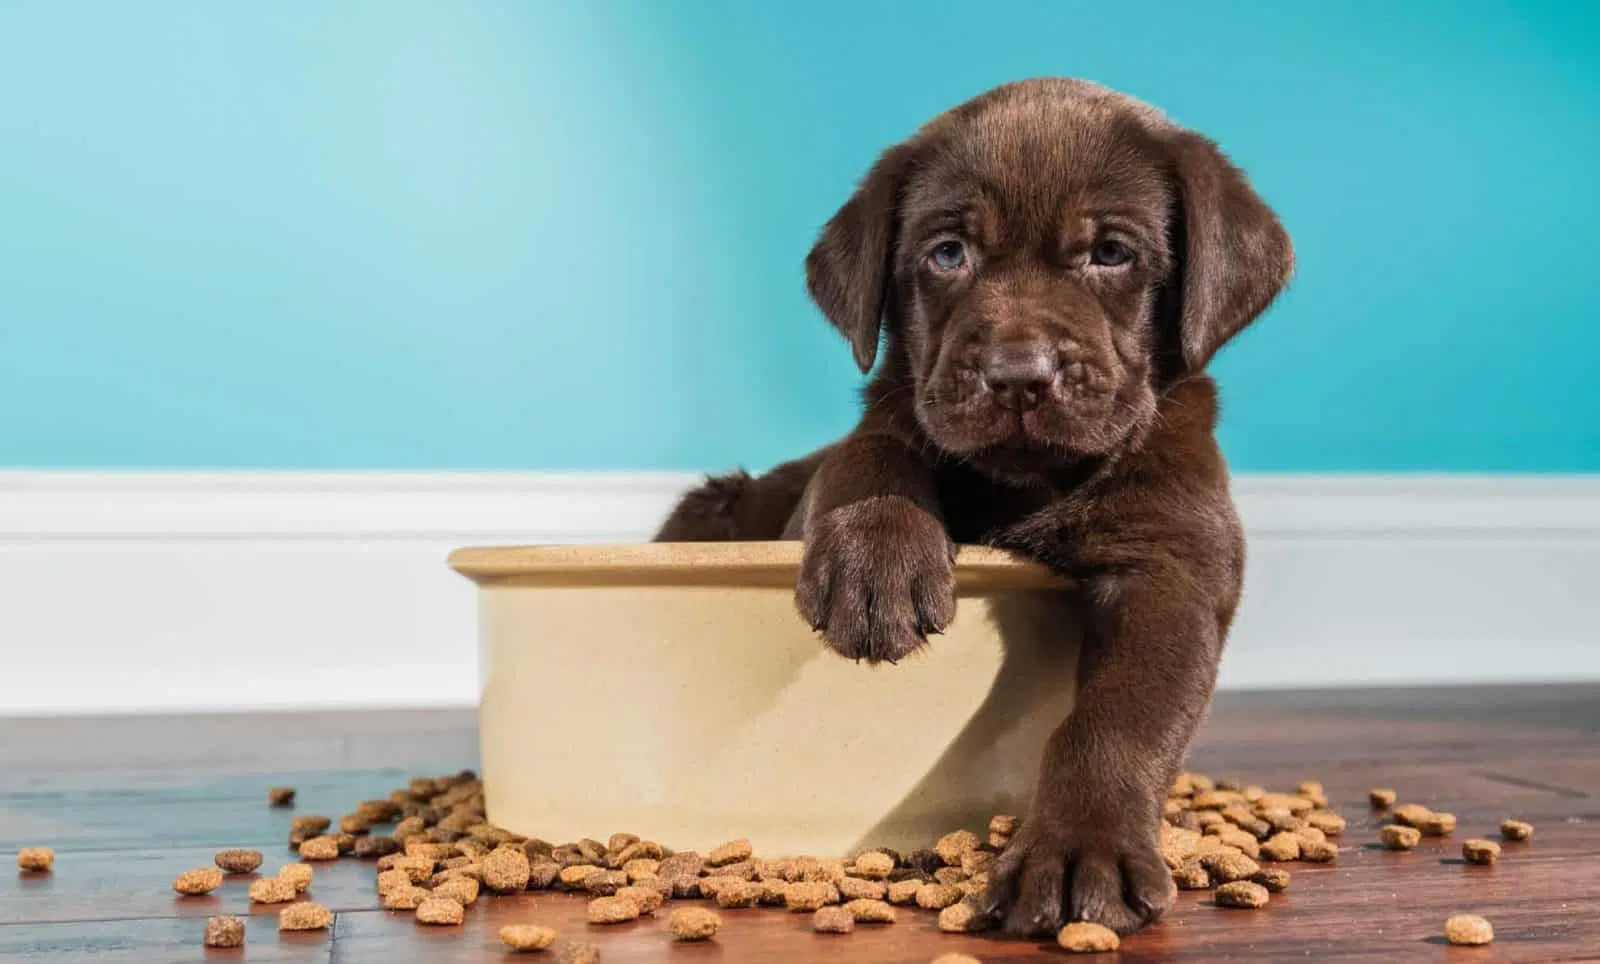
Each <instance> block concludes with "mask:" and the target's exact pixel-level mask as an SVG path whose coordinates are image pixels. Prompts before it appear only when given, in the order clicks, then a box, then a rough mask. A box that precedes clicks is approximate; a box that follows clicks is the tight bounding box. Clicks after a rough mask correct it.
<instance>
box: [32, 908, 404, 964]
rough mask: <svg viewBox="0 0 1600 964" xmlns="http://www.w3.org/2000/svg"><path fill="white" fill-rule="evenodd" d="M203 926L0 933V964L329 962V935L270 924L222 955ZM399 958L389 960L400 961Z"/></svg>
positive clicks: (115, 924) (122, 923) (82, 925)
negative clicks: (208, 944) (208, 943)
mask: <svg viewBox="0 0 1600 964" xmlns="http://www.w3.org/2000/svg"><path fill="white" fill-rule="evenodd" d="M204 933H205V921H204V920H182V919H172V918H166V919H158V920H108V921H80V922H76V923H69V924H14V925H11V926H8V927H0V960H4V961H6V962H8V964H11V962H15V964H60V962H64V961H94V962H96V964H100V962H108V964H191V962H193V964H199V962H204V964H220V962H224V961H257V962H259V961H273V962H285V964H289V962H292V964H318V962H326V961H328V960H330V959H331V956H332V954H333V938H332V935H331V934H329V933H327V932H323V933H310V934H279V933H278V931H277V926H276V922H266V921H262V922H251V923H248V924H246V926H245V946H244V947H241V948H231V949H228V950H221V949H211V948H207V947H205V946H204V945H203V943H202V936H203V934H204ZM404 959H405V958H403V957H402V958H391V960H396V961H399V960H404Z"/></svg>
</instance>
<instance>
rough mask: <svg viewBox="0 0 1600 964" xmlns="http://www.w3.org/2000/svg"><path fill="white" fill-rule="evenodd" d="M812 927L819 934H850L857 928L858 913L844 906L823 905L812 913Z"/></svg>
mask: <svg viewBox="0 0 1600 964" xmlns="http://www.w3.org/2000/svg"><path fill="white" fill-rule="evenodd" d="M811 929H812V930H814V931H816V932H817V933H819V934H848V933H850V932H851V931H853V930H855V929H856V915H854V914H852V913H850V912H849V911H847V910H845V909H844V908H843V907H823V908H821V909H819V910H818V911H817V912H816V913H815V914H812V915H811Z"/></svg>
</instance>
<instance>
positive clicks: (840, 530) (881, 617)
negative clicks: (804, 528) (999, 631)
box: [795, 496, 956, 663]
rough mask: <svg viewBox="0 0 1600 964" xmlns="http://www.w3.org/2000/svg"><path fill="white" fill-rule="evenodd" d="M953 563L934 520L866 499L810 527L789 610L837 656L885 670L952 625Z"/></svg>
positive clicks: (887, 501) (901, 503) (911, 508)
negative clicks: (884, 664) (882, 663)
mask: <svg viewBox="0 0 1600 964" xmlns="http://www.w3.org/2000/svg"><path fill="white" fill-rule="evenodd" d="M954 563H955V546H954V545H953V544H952V543H951V542H950V539H949V537H948V536H946V535H945V532H944V526H943V525H942V524H941V523H940V522H939V520H938V519H935V518H934V517H933V516H931V515H929V514H928V513H927V512H925V511H923V510H922V509H921V508H919V507H918V506H917V505H916V504H915V503H913V502H912V501H910V500H909V499H903V498H900V497H898V496H881V497H878V498H873V499H866V500H864V501H861V502H856V503H852V504H850V505H847V506H842V507H840V508H837V509H834V510H832V511H830V512H827V513H824V514H823V515H821V516H819V517H817V519H816V520H814V521H813V523H812V525H811V529H810V531H809V532H808V533H807V535H806V547H805V554H804V556H803V557H802V558H801V562H800V580H799V583H798V585H796V587H795V605H796V607H797V608H798V609H799V610H800V615H801V616H802V617H804V618H805V620H806V621H807V622H808V623H810V624H811V626H812V627H813V628H814V629H816V630H818V631H819V632H821V633H822V635H823V638H824V639H826V640H827V642H828V644H829V645H830V646H832V647H833V648H834V649H836V650H838V651H839V652H840V653H841V654H843V655H844V656H847V657H849V658H851V659H865V660H867V661H868V662H871V663H876V662H879V661H887V662H891V663H893V662H896V661H898V660H900V659H902V658H903V657H905V656H907V655H908V654H910V653H912V652H913V651H915V650H916V649H917V648H918V647H920V646H922V645H923V644H924V643H925V642H927V637H928V634H929V633H938V632H942V631H943V630H944V628H945V627H946V626H948V625H950V620H951V619H953V618H955V612H956V579H955V565H954Z"/></svg>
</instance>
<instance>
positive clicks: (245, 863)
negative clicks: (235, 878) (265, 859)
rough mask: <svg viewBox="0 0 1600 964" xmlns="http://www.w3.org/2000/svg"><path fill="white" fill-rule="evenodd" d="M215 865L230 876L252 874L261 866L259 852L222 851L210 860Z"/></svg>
mask: <svg viewBox="0 0 1600 964" xmlns="http://www.w3.org/2000/svg"><path fill="white" fill-rule="evenodd" d="M212 859H213V860H214V861H215V862H216V865H217V866H218V867H220V868H222V869H223V871H225V872H226V873H230V874H249V873H254V872H255V869H256V868H257V867H260V866H261V851H259V850H222V851H218V852H217V855H216V856H215V857H214V858H212Z"/></svg>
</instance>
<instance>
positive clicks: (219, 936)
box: [205, 917, 244, 947]
mask: <svg viewBox="0 0 1600 964" xmlns="http://www.w3.org/2000/svg"><path fill="white" fill-rule="evenodd" d="M243 944H244V921H242V920H240V919H239V918H237V917H211V918H208V919H207V920H206V936H205V945H206V946H207V947H239V946H241V945H243Z"/></svg>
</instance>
